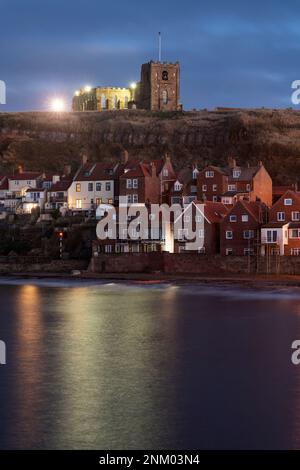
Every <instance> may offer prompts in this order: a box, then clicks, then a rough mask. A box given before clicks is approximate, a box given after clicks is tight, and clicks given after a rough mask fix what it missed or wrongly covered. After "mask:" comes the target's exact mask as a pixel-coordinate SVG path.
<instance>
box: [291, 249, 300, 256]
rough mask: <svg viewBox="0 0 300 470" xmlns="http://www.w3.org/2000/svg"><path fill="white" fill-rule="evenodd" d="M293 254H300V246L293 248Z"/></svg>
mask: <svg viewBox="0 0 300 470" xmlns="http://www.w3.org/2000/svg"><path fill="white" fill-rule="evenodd" d="M291 255H292V256H299V255H300V248H291Z"/></svg>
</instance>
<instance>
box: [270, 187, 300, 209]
mask: <svg viewBox="0 0 300 470" xmlns="http://www.w3.org/2000/svg"><path fill="white" fill-rule="evenodd" d="M290 198H291V199H293V200H294V201H295V202H296V203H297V204H299V206H300V194H299V193H296V192H295V191H293V190H291V189H288V190H287V191H286V192H285V193H284V194H283V195H282V196H281V197H280V198H279V199H278V200H277V201H276V202H275V203H274V204H273V206H272V207H271V210H272V209H274V208H275V207H276V206H279V205H281V204H282V201H283V200H284V199H290Z"/></svg>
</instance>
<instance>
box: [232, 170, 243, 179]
mask: <svg viewBox="0 0 300 470" xmlns="http://www.w3.org/2000/svg"><path fill="white" fill-rule="evenodd" d="M232 175H233V177H234V178H239V177H240V176H241V170H233V172H232Z"/></svg>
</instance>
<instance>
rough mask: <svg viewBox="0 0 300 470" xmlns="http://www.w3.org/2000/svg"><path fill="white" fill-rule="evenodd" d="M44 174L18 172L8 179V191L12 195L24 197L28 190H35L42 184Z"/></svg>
mask: <svg viewBox="0 0 300 470" xmlns="http://www.w3.org/2000/svg"><path fill="white" fill-rule="evenodd" d="M42 179H43V174H42V173H38V172H33V171H30V172H18V173H16V174H15V175H12V176H9V177H8V191H9V193H10V194H11V195H14V196H16V197H22V196H24V195H25V193H26V191H27V189H30V188H32V189H35V188H37V187H38V186H39V184H40V183H41V182H42Z"/></svg>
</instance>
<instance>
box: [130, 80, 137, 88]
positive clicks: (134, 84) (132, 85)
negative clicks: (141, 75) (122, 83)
mask: <svg viewBox="0 0 300 470" xmlns="http://www.w3.org/2000/svg"><path fill="white" fill-rule="evenodd" d="M130 88H131V89H132V90H135V89H136V83H135V82H132V83H131V84H130Z"/></svg>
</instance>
